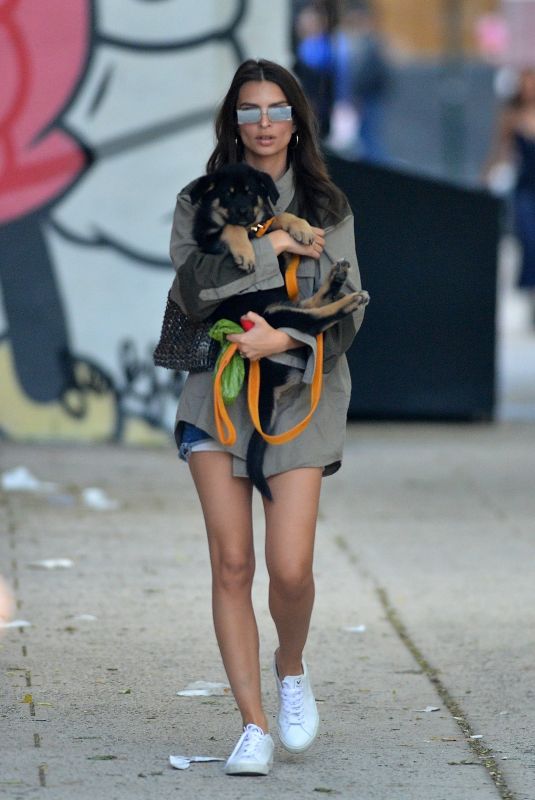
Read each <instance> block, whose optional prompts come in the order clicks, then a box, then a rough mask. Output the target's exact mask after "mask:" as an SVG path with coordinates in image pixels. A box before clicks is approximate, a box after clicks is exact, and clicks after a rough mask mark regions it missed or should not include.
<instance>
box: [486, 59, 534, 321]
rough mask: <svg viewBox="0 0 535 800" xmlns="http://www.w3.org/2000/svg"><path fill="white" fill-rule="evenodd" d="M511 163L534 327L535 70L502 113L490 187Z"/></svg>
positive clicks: (525, 74) (522, 279)
mask: <svg viewBox="0 0 535 800" xmlns="http://www.w3.org/2000/svg"><path fill="white" fill-rule="evenodd" d="M511 164H512V165H513V166H514V168H515V178H514V185H513V187H512V188H513V198H512V199H513V214H514V227H515V233H516V235H517V236H518V239H519V242H520V245H521V248H522V262H521V266H520V271H519V274H518V280H517V283H518V287H519V289H522V290H523V291H525V292H526V293H527V297H528V300H529V304H530V318H531V325H532V326H533V327H535V67H526V68H524V69H523V70H521V72H520V74H519V75H518V81H517V85H516V87H515V91H514V92H513V93H512V95H511V96H510V97H509V99H508V100H507V101H506V102H505V103H504V106H503V108H502V110H501V113H500V116H499V119H498V125H497V131H496V134H495V141H494V145H493V148H492V151H491V154H490V157H489V160H488V162H487V165H486V168H485V173H484V178H485V180H486V182H487V183H488V185H489V186H490V188H493V183H494V182H495V181H496V178H497V177H498V179H499V175H500V174H501V171H502V170H503V168H504V167H507V166H508V165H511Z"/></svg>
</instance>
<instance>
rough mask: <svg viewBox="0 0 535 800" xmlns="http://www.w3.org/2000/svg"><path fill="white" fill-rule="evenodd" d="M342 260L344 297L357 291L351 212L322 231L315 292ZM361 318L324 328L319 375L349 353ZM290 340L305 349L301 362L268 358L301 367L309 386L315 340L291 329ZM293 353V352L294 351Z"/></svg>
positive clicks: (356, 314) (286, 356) (357, 315)
mask: <svg viewBox="0 0 535 800" xmlns="http://www.w3.org/2000/svg"><path fill="white" fill-rule="evenodd" d="M342 258H345V259H346V260H347V261H349V264H350V268H349V274H348V277H347V280H346V282H345V284H344V286H343V287H342V292H343V293H344V294H351V292H355V291H357V290H358V289H361V288H362V287H361V282H360V272H359V267H358V261H357V254H356V252H355V231H354V219H353V215H352V214H351V212H349V213H348V215H347V216H346V217H345V218H344V219H343V220H342V222H339V223H338V224H337V225H335V226H333V227H332V228H327V229H326V230H325V249H324V252H323V254H322V256H321V259H320V265H319V279H318V283H317V285H316V286H315V287H314V289H315V290H317V289H319V287H320V285H321V283H323V281H324V280H325V278H326V277H327V275H328V273H329V271H330V269H331V267H332V265H333V263H334V262H335V261H338V260H339V259H342ZM363 318H364V308H360V309H358V310H357V311H354V312H353V313H352V314H348V315H347V316H346V317H344V318H343V319H341V320H340V321H339V322H337V323H336V324H335V325H333V326H332V327H330V328H328V329H327V330H326V331H325V333H324V336H323V372H324V373H325V374H326V373H328V372H330V371H331V370H332V369H333V368H334V366H335V364H336V362H337V360H338V359H339V358H340V356H341V355H343V353H345V352H346V350H348V349H349V347H350V345H351V343H352V341H353V339H354V338H355V335H356V334H357V332H358V330H359V328H360V326H361V325H362V320H363ZM282 330H284V331H285V332H286V333H288V334H289V335H290V336H291V337H292V338H294V339H297V340H298V341H300V342H302V343H303V345H307V348H306V350H305V351H304V352H305V356H306V357H305V359H301V360H300V363H298V362H297V360H296V356H292V351H288V352H287V353H281V354H279V355H277V356H271V359H272V360H273V361H279V362H281V363H284V364H287V365H288V366H301V368H302V369H303V370H304V373H303V382H304V383H311V382H312V376H313V374H314V369H315V363H316V355H317V353H316V339H315V337H313V336H310V335H308V334H306V333H303V332H301V331H299V330H297V329H295V328H283V329H282ZM294 352H295V351H294Z"/></svg>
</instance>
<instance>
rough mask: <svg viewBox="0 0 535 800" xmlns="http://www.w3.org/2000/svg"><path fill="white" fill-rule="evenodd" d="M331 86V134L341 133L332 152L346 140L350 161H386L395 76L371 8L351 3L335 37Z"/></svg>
mask: <svg viewBox="0 0 535 800" xmlns="http://www.w3.org/2000/svg"><path fill="white" fill-rule="evenodd" d="M333 80H334V96H335V110H334V115H333V117H334V118H333V128H334V129H338V131H339V132H340V128H342V133H341V134H340V136H339V137H337V136H336V131H335V135H334V139H333V146H334V147H335V148H336V147H337V144H338V142H337V138H338V139H339V140H341V141H342V142H343V141H344V139H346V138H347V139H348V140H349V142H347V144H348V145H349V146H348V147H347V146H346V147H345V148H344V149H346V150H347V155H348V156H350V157H353V158H358V159H362V160H364V161H373V162H384V161H386V160H387V155H386V150H385V146H384V142H383V120H384V107H385V106H384V104H385V96H386V94H387V92H388V88H389V85H390V82H391V71H390V67H389V64H388V60H387V58H386V56H385V52H384V46H383V43H382V41H381V38H380V36H379V34H378V32H377V28H376V19H375V14H374V11H373V8H372V7H371V6H370V5H369V3H368V2H365V0H348V2H347V3H346V4H345V6H344V8H343V11H342V15H341V19H340V24H339V27H338V30H337V31H336V33H335V35H334V37H333ZM351 118H353V123H351V122H350V120H351ZM352 125H353V128H354V130H353V134H352V136H351V135H350V131H351V126H352ZM351 139H352V141H351Z"/></svg>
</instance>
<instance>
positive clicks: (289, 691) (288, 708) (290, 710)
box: [281, 681, 305, 725]
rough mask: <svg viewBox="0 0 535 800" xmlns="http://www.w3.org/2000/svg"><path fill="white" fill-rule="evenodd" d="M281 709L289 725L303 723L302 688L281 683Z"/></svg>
mask: <svg viewBox="0 0 535 800" xmlns="http://www.w3.org/2000/svg"><path fill="white" fill-rule="evenodd" d="M281 694H282V708H283V711H284V715H285V717H286V719H287V720H288V722H289V723H290V725H295V724H299V723H300V722H302V721H303V719H304V716H305V711H304V708H303V705H304V700H305V693H304V691H303V687H302V686H291V685H289V684H287V683H286V681H283V682H282V693H281Z"/></svg>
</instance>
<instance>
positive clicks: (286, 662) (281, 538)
mask: <svg viewBox="0 0 535 800" xmlns="http://www.w3.org/2000/svg"><path fill="white" fill-rule="evenodd" d="M321 475H322V470H321V468H319V467H307V468H302V469H294V470H290V471H288V472H284V473H281V474H279V475H274V476H273V477H271V478H270V479H269V481H268V483H269V487H270V489H271V492H272V494H273V497H274V501H273V502H269V501H268V500H265V501H264V510H265V515H266V564H267V568H268V572H269V577H270V583H269V608H270V611H271V616H272V617H273V621H274V622H275V626H276V628H277V633H278V637H279V650H278V653H277V668H278V672H279V676H280V678H281V679H282V678H284V677H285V676H286V675H300V674H301V673H302V667H301V657H302V653H303V648H304V646H305V642H306V639H307V635H308V628H309V623H310V616H311V614H312V606H313V604H314V577H313V574H312V561H313V555H314V536H315V532H316V521H317V516H318V504H319V496H320V489H321Z"/></svg>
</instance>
